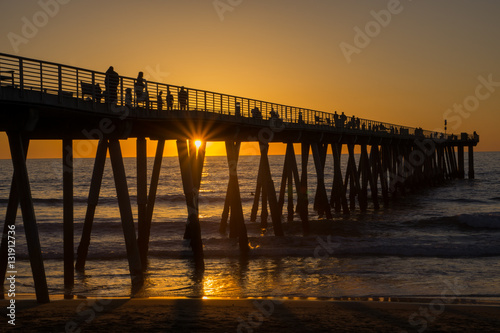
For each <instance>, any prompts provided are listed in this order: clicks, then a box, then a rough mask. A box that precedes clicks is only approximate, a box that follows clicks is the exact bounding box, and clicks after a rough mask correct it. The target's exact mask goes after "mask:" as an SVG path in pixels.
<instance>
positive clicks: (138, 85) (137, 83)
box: [134, 72, 146, 102]
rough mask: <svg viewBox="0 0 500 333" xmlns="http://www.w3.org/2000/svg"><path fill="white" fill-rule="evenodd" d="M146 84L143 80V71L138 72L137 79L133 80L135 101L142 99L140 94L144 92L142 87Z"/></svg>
mask: <svg viewBox="0 0 500 333" xmlns="http://www.w3.org/2000/svg"><path fill="white" fill-rule="evenodd" d="M145 86H146V83H145V80H144V73H143V72H139V74H138V75H137V80H136V81H135V84H134V90H135V96H136V98H137V101H138V102H139V101H140V100H142V98H143V97H142V94H143V92H144V87H145Z"/></svg>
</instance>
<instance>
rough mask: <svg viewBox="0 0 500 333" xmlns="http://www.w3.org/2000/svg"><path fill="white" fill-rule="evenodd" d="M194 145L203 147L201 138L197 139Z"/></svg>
mask: <svg viewBox="0 0 500 333" xmlns="http://www.w3.org/2000/svg"><path fill="white" fill-rule="evenodd" d="M194 145H195V146H196V148H200V147H201V140H196V141H195V142H194Z"/></svg>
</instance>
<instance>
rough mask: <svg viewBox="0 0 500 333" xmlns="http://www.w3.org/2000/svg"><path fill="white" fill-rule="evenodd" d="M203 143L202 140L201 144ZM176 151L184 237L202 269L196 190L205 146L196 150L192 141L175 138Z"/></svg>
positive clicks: (201, 246)
mask: <svg viewBox="0 0 500 333" xmlns="http://www.w3.org/2000/svg"><path fill="white" fill-rule="evenodd" d="M191 141H192V140H191ZM188 143H189V148H188ZM205 144H206V143H205V142H204V143H203V146H204V145H205ZM177 153H178V156H179V165H180V168H181V176H182V185H183V189H184V196H185V197H186V205H187V210H188V218H187V224H186V232H185V233H184V239H189V240H190V245H191V249H192V250H193V255H194V262H195V265H196V267H197V268H198V269H203V268H204V267H205V264H204V255H203V242H202V240H201V228H200V220H199V211H198V191H199V188H200V182H201V173H202V167H203V161H204V159H205V147H200V148H199V149H198V152H197V151H196V146H195V145H194V142H188V141H186V140H177Z"/></svg>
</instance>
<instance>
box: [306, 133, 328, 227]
mask: <svg viewBox="0 0 500 333" xmlns="http://www.w3.org/2000/svg"><path fill="white" fill-rule="evenodd" d="M320 146H321V148H320ZM311 148H312V153H313V159H314V166H315V168H316V175H317V179H318V180H317V191H316V193H317V195H316V200H315V206H316V209H317V211H318V214H319V215H320V216H323V215H326V218H327V219H332V217H333V216H332V212H331V210H330V205H329V204H328V196H327V194H326V188H325V172H324V163H323V158H322V157H323V156H322V155H323V150H325V149H326V147H322V145H320V144H318V143H316V142H315V143H313V144H312V145H311ZM325 159H326V158H325Z"/></svg>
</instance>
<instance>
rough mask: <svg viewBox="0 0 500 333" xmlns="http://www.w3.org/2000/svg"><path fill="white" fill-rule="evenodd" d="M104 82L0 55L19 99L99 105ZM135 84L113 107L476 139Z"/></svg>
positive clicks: (1, 70) (2, 79) (2, 77)
mask: <svg viewBox="0 0 500 333" xmlns="http://www.w3.org/2000/svg"><path fill="white" fill-rule="evenodd" d="M105 81H106V73H104V72H97V71H92V70H88V69H83V68H78V67H74V66H66V65H61V64H57V63H52V62H46V61H40V60H35V59H30V58H24V57H18V56H13V55H9V54H4V53H0V92H1V90H2V89H6V88H7V89H8V88H14V89H19V91H20V93H21V94H22V93H23V91H27V90H29V91H37V92H40V100H41V101H43V100H44V96H46V95H47V94H52V95H58V96H59V98H60V99H61V100H62V99H67V98H76V99H78V100H83V101H87V102H88V101H92V102H94V103H105V102H106V101H109V100H110V98H111V97H110V95H109V92H108V91H106V84H105ZM136 83H137V79H135V78H132V77H126V76H120V77H119V84H118V89H117V100H116V101H113V103H114V104H116V105H118V106H129V107H134V108H137V107H138V108H145V109H148V110H156V111H158V113H159V114H161V113H162V112H164V113H165V114H167V113H168V110H169V109H173V110H183V109H185V110H192V111H195V110H196V111H204V112H211V113H217V114H223V115H233V116H239V117H245V118H256V119H263V120H268V119H271V118H273V117H276V118H279V119H280V121H282V122H283V123H284V124H285V125H287V124H294V126H298V127H300V126H301V125H303V126H304V127H310V126H311V125H314V126H318V127H322V128H324V129H327V128H332V129H336V130H340V131H343V130H350V131H362V132H366V131H372V132H383V133H387V134H393V135H402V136H422V137H428V138H446V139H451V140H458V139H460V140H464V139H465V138H467V140H476V138H477V135H468V134H465V133H463V135H461V136H460V137H458V136H454V135H446V134H444V133H440V132H433V131H426V130H423V129H421V128H414V127H407V126H401V125H396V124H390V123H385V122H380V121H375V120H369V119H361V118H358V117H354V116H347V115H344V114H343V113H341V114H338V113H337V112H335V113H329V112H323V111H317V110H312V109H307V108H300V107H294V106H289V105H283V104H277V103H271V102H266V101H262V100H258V99H251V98H243V97H239V96H233V95H227V94H221V93H217V92H212V91H206V90H199V89H192V88H187V87H186V88H184V89H185V91H186V94H187V100H186V102H185V103H182V102H181V101H180V99H179V93H180V92H181V89H182V88H183V87H181V86H178V85H172V84H164V83H158V82H150V81H149V82H146V84H145V87H144V89H143V90H142V94H138V93H137V92H136V90H137V88H136ZM127 91H128V92H129V95H128V96H127ZM167 91H170V94H171V95H172V97H173V104H172V105H171V106H170V105H168V104H167V101H166V99H167ZM160 92H162V96H161V101H162V102H160V103H158V102H159V99H158V95H159V94H160ZM181 99H182V98H181ZM273 114H274V115H273ZM464 135H465V136H464Z"/></svg>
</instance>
